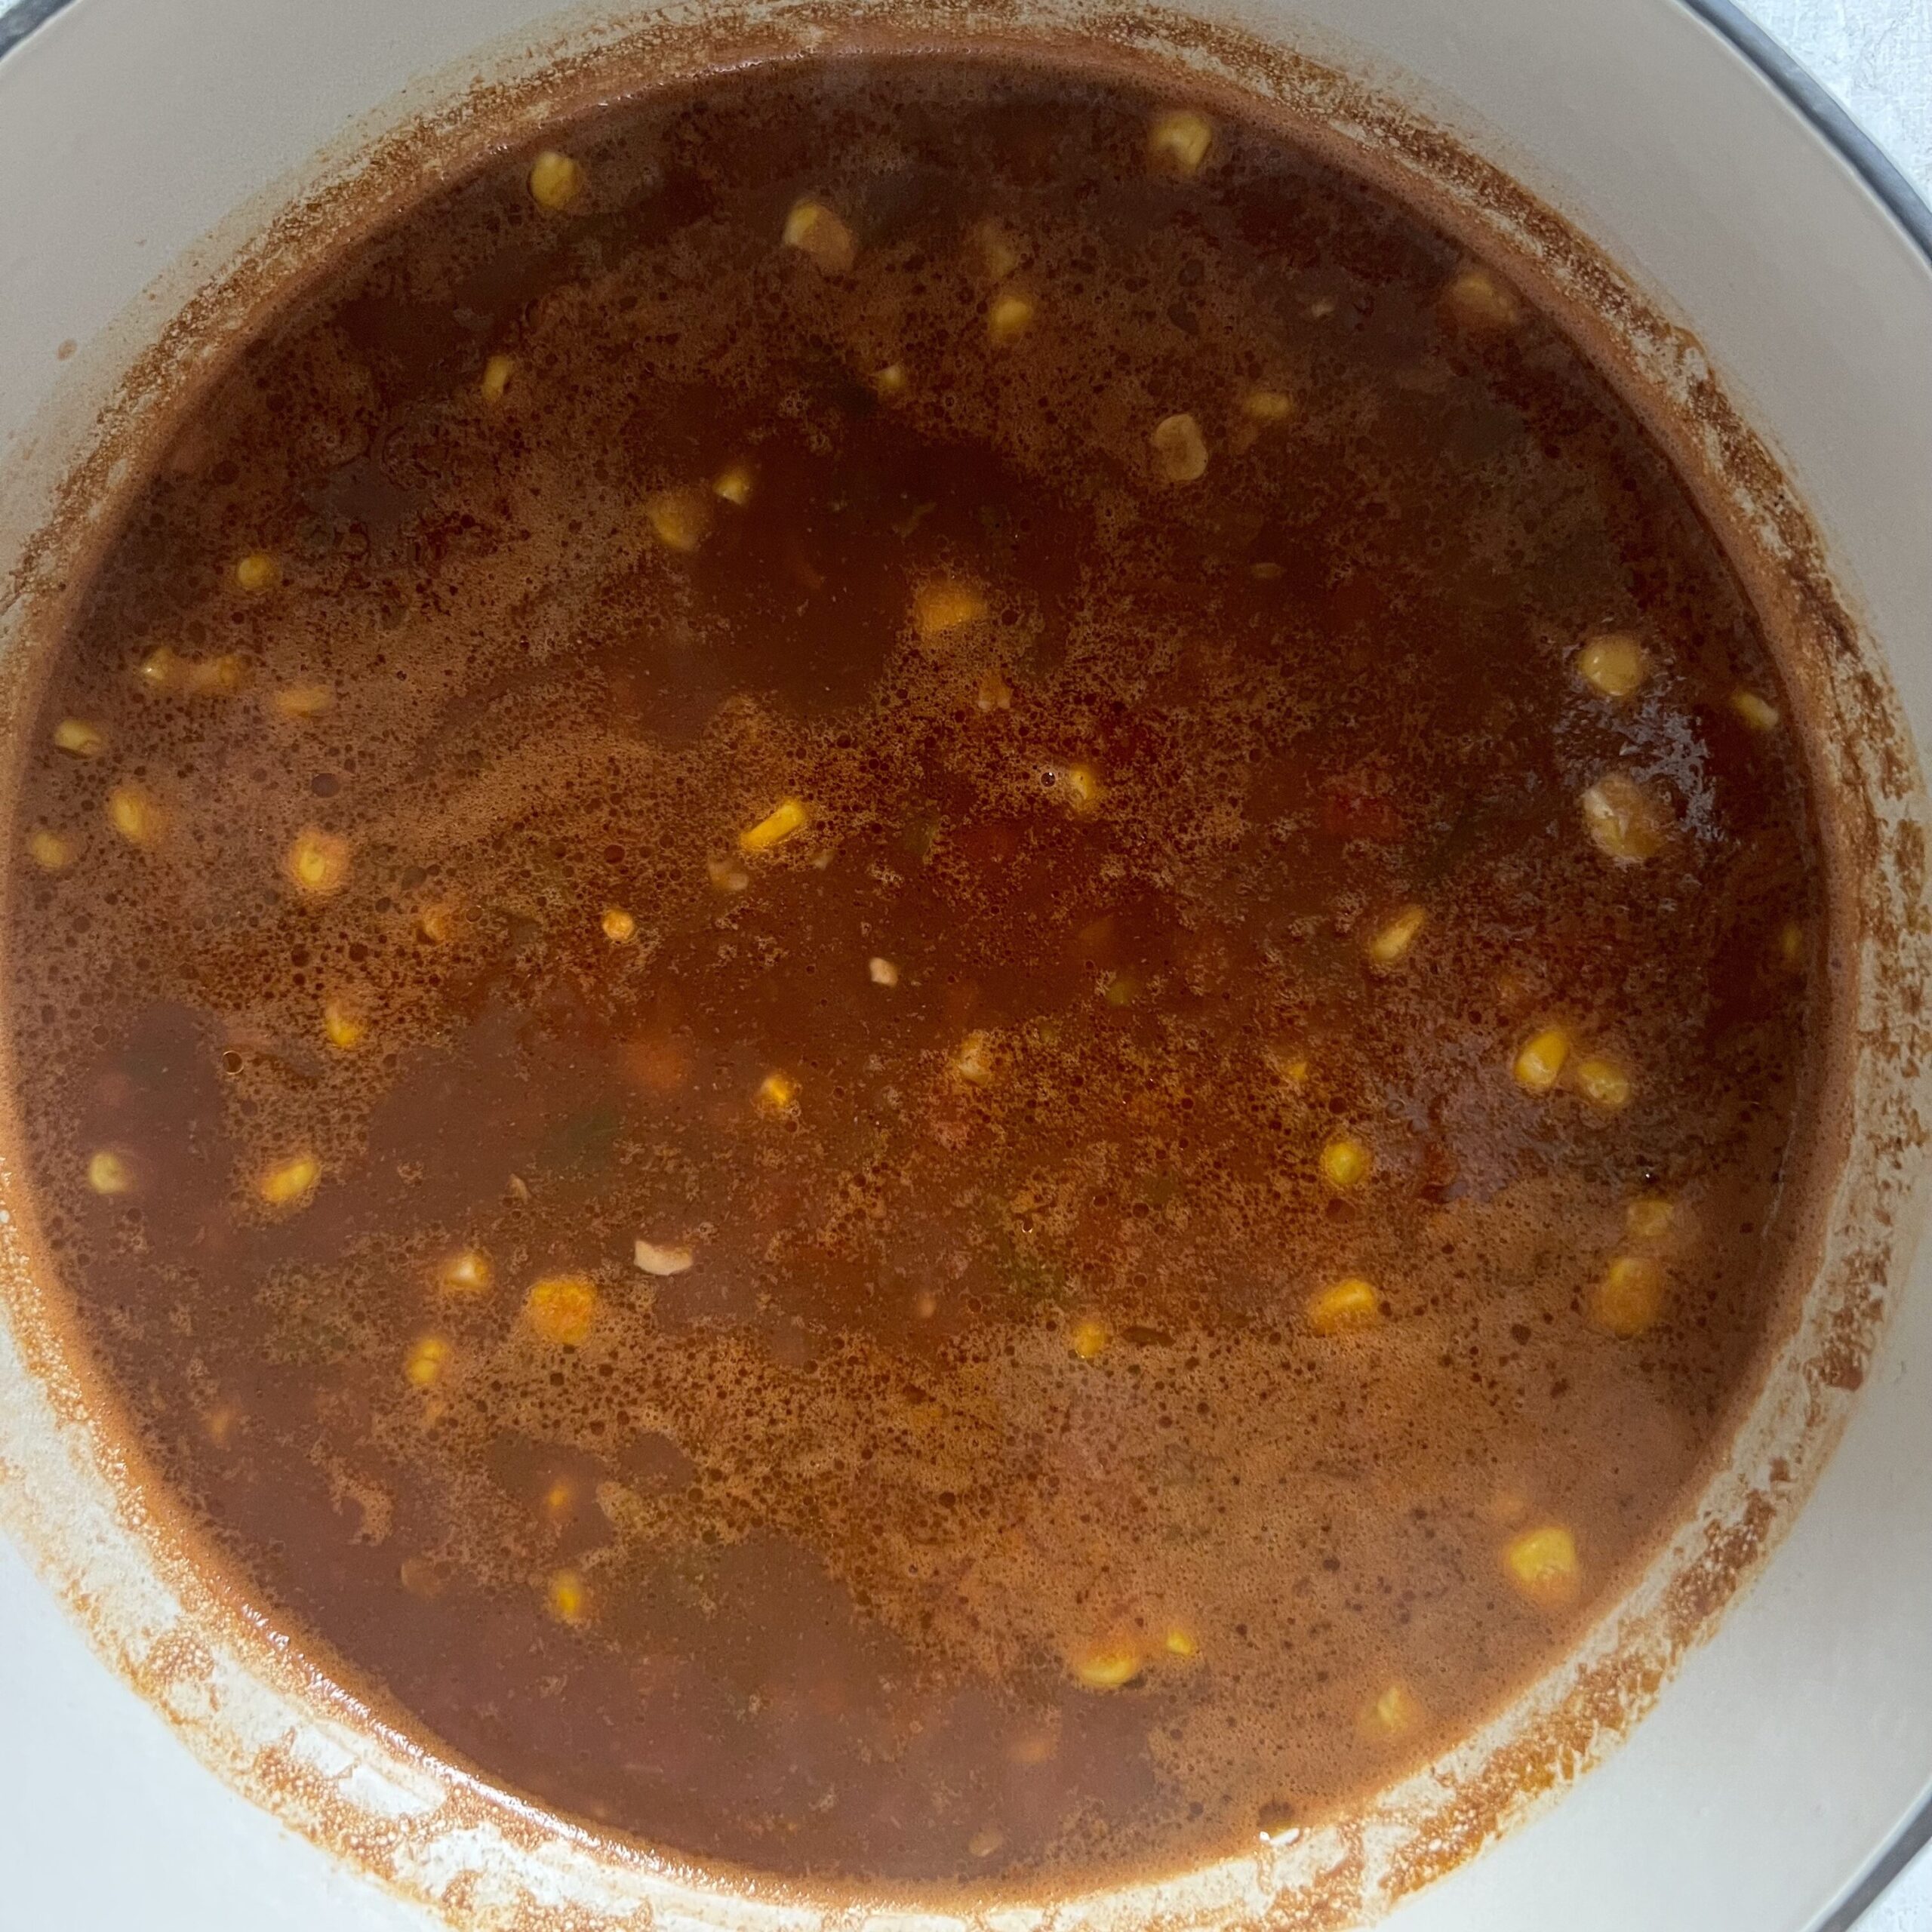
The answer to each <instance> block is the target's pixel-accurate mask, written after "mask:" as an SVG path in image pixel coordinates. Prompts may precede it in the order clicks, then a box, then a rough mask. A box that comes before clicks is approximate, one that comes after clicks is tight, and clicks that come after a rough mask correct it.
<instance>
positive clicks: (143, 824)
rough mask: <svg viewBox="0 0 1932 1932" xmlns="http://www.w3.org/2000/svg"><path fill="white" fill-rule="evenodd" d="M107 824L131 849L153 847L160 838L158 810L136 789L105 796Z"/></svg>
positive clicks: (126, 788)
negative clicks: (142, 846)
mask: <svg viewBox="0 0 1932 1932" xmlns="http://www.w3.org/2000/svg"><path fill="white" fill-rule="evenodd" d="M107 822H108V823H109V825H111V826H113V828H114V829H115V831H116V832H119V833H120V835H121V836H122V838H125V839H126V840H127V841H128V844H131V845H152V844H153V843H154V842H155V840H156V839H157V838H159V837H160V836H161V834H162V811H161V808H160V807H159V806H158V804H155V801H153V799H152V798H149V796H148V795H147V794H146V792H143V790H142V789H141V788H140V786H138V785H117V786H115V788H114V789H113V790H112V791H111V792H109V793H108V795H107Z"/></svg>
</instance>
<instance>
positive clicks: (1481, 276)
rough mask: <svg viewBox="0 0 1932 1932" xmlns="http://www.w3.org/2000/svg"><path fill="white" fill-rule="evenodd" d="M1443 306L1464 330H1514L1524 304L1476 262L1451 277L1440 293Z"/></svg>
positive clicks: (1499, 280) (1497, 278)
mask: <svg viewBox="0 0 1932 1932" xmlns="http://www.w3.org/2000/svg"><path fill="white" fill-rule="evenodd" d="M1442 301H1443V306H1444V307H1445V308H1446V309H1447V310H1448V311H1449V313H1450V314H1451V315H1452V316H1453V317H1454V318H1455V320H1456V321H1459V322H1460V323H1461V324H1462V325H1463V326H1464V327H1465V328H1472V329H1478V330H1484V331H1487V330H1501V329H1507V328H1514V327H1515V325H1516V324H1517V322H1518V321H1520V320H1521V317H1522V313H1523V305H1522V303H1521V302H1519V301H1518V300H1517V299H1516V291H1515V290H1514V289H1513V288H1511V287H1510V286H1509V284H1508V283H1507V282H1506V281H1503V280H1502V278H1500V276H1498V275H1494V274H1493V273H1492V272H1491V271H1490V270H1489V269H1486V268H1484V267H1483V266H1481V265H1480V264H1479V263H1475V262H1471V263H1468V264H1467V265H1466V266H1464V267H1463V268H1461V269H1458V270H1457V272H1456V273H1455V274H1454V275H1452V276H1451V278H1450V281H1449V285H1448V286H1447V288H1444V290H1443V291H1442Z"/></svg>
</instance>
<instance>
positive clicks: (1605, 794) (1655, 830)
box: [1582, 771, 1666, 866]
mask: <svg viewBox="0 0 1932 1932" xmlns="http://www.w3.org/2000/svg"><path fill="white" fill-rule="evenodd" d="M1582 804H1583V825H1584V828H1585V829H1586V830H1587V831H1588V832H1589V835H1590V838H1591V841H1592V843H1593V844H1595V847H1596V848H1597V850H1598V851H1599V852H1601V854H1603V855H1604V857H1605V858H1607V859H1614V860H1616V862H1617V863H1618V864H1619V865H1623V866H1629V865H1636V864H1638V863H1641V861H1642V860H1645V859H1648V858H1652V857H1655V855H1656V854H1657V851H1658V850H1659V848H1660V847H1661V846H1662V845H1663V838H1664V832H1665V829H1666V821H1665V817H1664V814H1663V808H1662V807H1661V806H1660V804H1658V802H1657V800H1656V798H1654V797H1653V796H1652V795H1651V793H1650V792H1647V791H1646V790H1645V789H1644V787H1643V786H1641V785H1640V784H1638V783H1637V781H1636V780H1635V779H1634V778H1632V777H1629V774H1627V773H1625V772H1621V771H1607V772H1605V773H1604V775H1603V776H1602V777H1601V778H1599V779H1598V780H1597V782H1596V783H1595V784H1594V785H1592V786H1590V788H1589V789H1588V790H1587V791H1586V792H1584V794H1583V799H1582Z"/></svg>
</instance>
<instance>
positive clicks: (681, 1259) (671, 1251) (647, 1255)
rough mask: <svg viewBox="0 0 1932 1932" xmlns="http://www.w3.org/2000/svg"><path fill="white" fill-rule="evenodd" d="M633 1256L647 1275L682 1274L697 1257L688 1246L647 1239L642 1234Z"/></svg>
mask: <svg viewBox="0 0 1932 1932" xmlns="http://www.w3.org/2000/svg"><path fill="white" fill-rule="evenodd" d="M631 1254H632V1260H635V1262H636V1263H637V1265H638V1269H640V1270H641V1272H643V1273H645V1274H646V1275H659V1276H668V1275H681V1274H683V1273H684V1272H685V1270H686V1269H688V1268H689V1267H690V1266H691V1263H693V1262H694V1261H695V1260H697V1256H696V1255H694V1254H693V1253H692V1252H691V1250H690V1249H689V1248H688V1247H672V1246H670V1245H669V1244H666V1243H661V1242H658V1241H646V1240H645V1239H644V1238H643V1237H642V1236H641V1235H640V1236H639V1237H638V1240H637V1241H636V1243H635V1245H634V1246H633V1247H632V1251H631Z"/></svg>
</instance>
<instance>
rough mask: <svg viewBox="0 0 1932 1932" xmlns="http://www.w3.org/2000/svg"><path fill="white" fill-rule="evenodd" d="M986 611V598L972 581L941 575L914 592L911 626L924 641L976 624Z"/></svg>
mask: <svg viewBox="0 0 1932 1932" xmlns="http://www.w3.org/2000/svg"><path fill="white" fill-rule="evenodd" d="M985 615H986V599H985V598H983V597H982V596H981V595H980V593H979V592H977V590H975V589H974V588H973V586H971V584H970V583H955V582H954V581H953V580H951V579H950V578H945V577H942V578H940V579H939V580H937V582H935V583H922V584H921V585H920V586H918V589H916V590H915V591H914V592H912V628H913V629H914V630H915V631H916V632H918V635H919V637H920V639H921V641H922V642H923V641H929V640H931V638H936V637H943V636H944V635H946V632H948V631H956V630H957V629H958V628H959V627H960V626H961V625H962V624H972V623H978V621H979V620H980V618H982V617H984V616H985Z"/></svg>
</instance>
